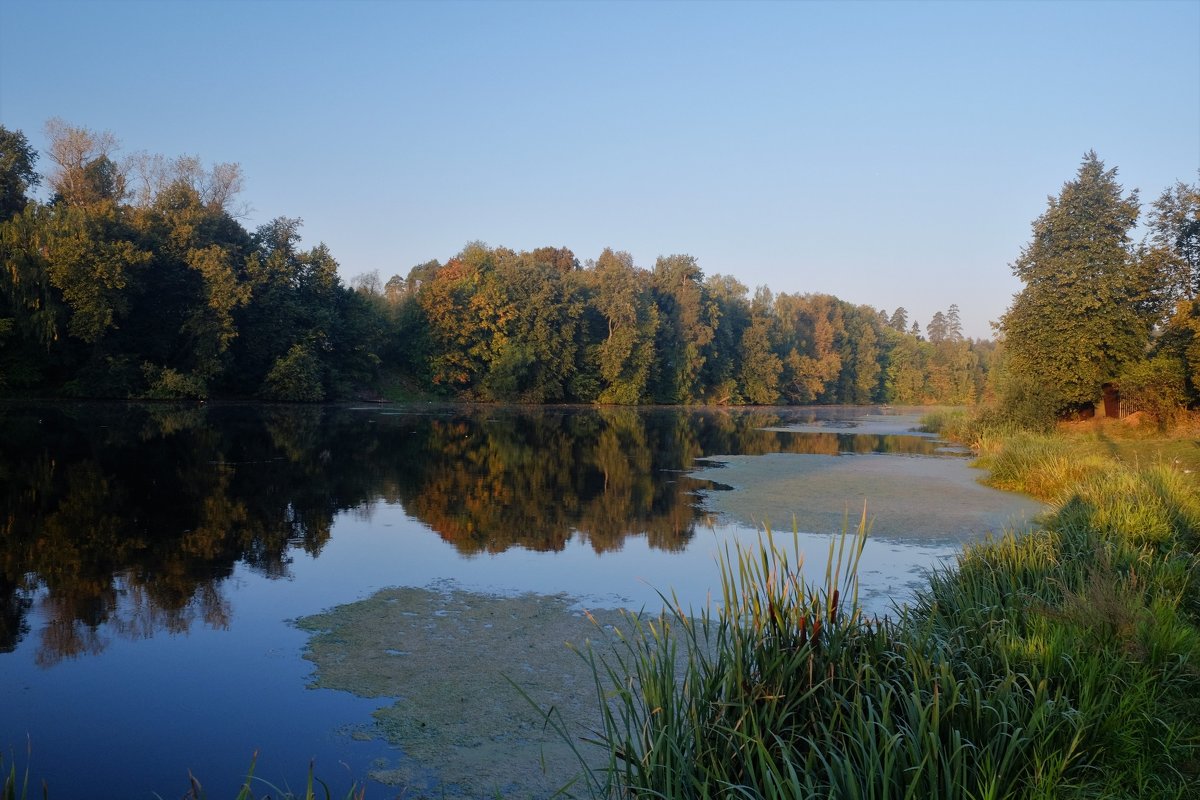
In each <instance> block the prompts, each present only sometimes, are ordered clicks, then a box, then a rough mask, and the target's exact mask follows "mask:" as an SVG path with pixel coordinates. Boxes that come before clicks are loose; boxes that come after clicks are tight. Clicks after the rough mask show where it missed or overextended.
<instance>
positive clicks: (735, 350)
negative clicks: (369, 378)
mask: <svg viewBox="0 0 1200 800" xmlns="http://www.w3.org/2000/svg"><path fill="white" fill-rule="evenodd" d="M379 283H380V281H379V279H378V278H377V277H369V278H368V279H367V280H365V281H362V282H360V286H359V289H360V291H368V292H371V293H377V294H378V296H379V297H380V298H382V301H383V303H384V304H386V305H387V307H388V308H389V311H390V314H391V318H392V320H394V321H395V324H396V325H397V327H398V329H400V331H399V333H398V336H397V341H402V342H405V343H407V347H408V354H407V355H405V356H402V357H401V359H400V360H401V361H402V362H403V363H404V364H405V367H406V369H407V370H408V371H409V372H410V374H412V375H415V376H419V378H420V380H422V381H423V382H425V383H427V384H428V385H431V386H433V387H440V388H442V389H444V390H446V391H448V392H450V393H452V394H453V395H455V396H459V397H467V398H471V399H476V400H485V401H519V402H534V403H537V402H560V401H567V402H588V403H591V402H596V403H617V404H635V403H678V404H694V403H709V404H772V403H788V404H798V403H800V404H802V403H880V402H885V403H887V402H890V403H905V404H909V403H913V404H916V403H929V402H943V403H972V402H975V401H976V400H977V399H979V398H980V397H981V396H982V395H983V394H985V393H986V391H987V369H988V365H989V364H990V361H991V353H992V346H991V344H990V343H989V342H978V341H971V340H969V339H967V338H966V337H964V336H963V333H962V325H961V321H960V319H959V314H958V309H957V307H956V306H951V308H950V309H949V310H948V311H946V312H944V313H943V312H939V313H937V314H936V315H935V316H934V319H933V320H932V321H931V322H930V323H929V325H928V326H927V329H926V335H925V336H922V335H921V333H920V327H919V325H918V324H917V323H915V322H914V323H913V324H912V327H911V328H910V327H909V322H908V317H907V312H906V311H905V310H904V309H903V308H899V309H896V310H895V311H894V312H892V313H891V314H889V313H887V312H884V311H880V310H877V309H874V308H871V307H869V306H856V305H853V304H850V303H847V302H845V301H842V300H839V299H838V298H836V297H833V296H830V295H821V294H797V295H792V294H784V293H781V294H778V295H776V294H773V293H772V292H771V291H770V290H769V289H766V288H765V287H761V288H759V289H758V290H757V291H756V292H754V293H753V295H751V294H750V292H749V291H748V290H747V288H746V287H745V286H743V285H742V284H740V283H739V282H738V281H737V280H735V279H734V278H731V277H728V276H722V275H713V276H709V277H707V278H706V277H705V276H704V273H703V272H702V271H701V269H700V267H699V265H698V264H697V262H696V259H694V258H693V257H691V256H686V255H673V256H666V257H661V258H659V259H658V260H657V261H656V263H655V264H654V267H653V268H652V269H646V268H641V267H638V266H636V265H635V264H634V263H633V258H632V257H631V256H630V255H629V254H628V253H625V252H617V251H613V250H611V249H606V250H605V251H604V252H603V253H601V254H600V257H599V258H597V259H596V260H595V261H594V262H588V263H586V264H580V262H579V261H578V259H577V258H575V256H574V254H573V253H571V252H570V251H569V250H566V249H563V248H542V249H539V250H534V251H527V252H515V251H513V250H509V249H506V248H489V247H487V246H486V245H483V244H481V243H473V244H470V245H468V246H467V247H466V248H464V249H463V251H462V252H461V253H459V254H457V255H456V256H454V257H453V258H451V259H449V260H448V261H447V262H446V263H445V264H440V263H438V262H431V263H427V264H422V265H420V266H419V267H416V268H414V269H413V270H412V271H411V272H410V273H409V274H408V276H407V277H401V276H394V277H393V278H391V279H390V280H389V281H387V283H386V284H385V285H384V288H383V290H381V291H378V290H375V289H373V288H371V287H376V286H378V285H379Z"/></svg>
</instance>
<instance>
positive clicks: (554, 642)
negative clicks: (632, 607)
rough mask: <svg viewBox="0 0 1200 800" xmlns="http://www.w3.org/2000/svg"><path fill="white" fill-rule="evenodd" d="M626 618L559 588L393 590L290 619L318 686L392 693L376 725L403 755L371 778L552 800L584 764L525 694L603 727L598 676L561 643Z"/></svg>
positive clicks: (432, 789) (596, 634) (575, 723)
mask: <svg viewBox="0 0 1200 800" xmlns="http://www.w3.org/2000/svg"><path fill="white" fill-rule="evenodd" d="M589 614H590V616H589ZM623 619H626V620H627V618H623V617H622V614H621V612H619V611H611V610H597V611H591V612H584V611H583V610H581V608H580V607H579V606H578V605H577V604H576V602H575V600H574V599H573V598H570V597H567V596H563V595H549V596H547V595H535V594H523V595H518V596H513V597H506V596H494V595H488V594H480V593H473V592H467V591H462V590H459V589H457V588H442V589H420V588H394V589H385V590H382V591H380V592H377V593H376V594H374V595H372V596H371V597H369V598H367V599H365V600H361V601H358V602H355V603H350V604H347V605H343V606H339V607H337V608H334V609H331V610H330V611H327V612H324V613H321V614H316V615H313V616H309V617H304V618H303V619H300V620H297V622H296V624H297V625H298V626H299V627H300V628H302V629H304V630H306V631H310V632H312V636H311V638H310V640H309V644H308V647H307V649H306V651H305V658H307V659H309V660H310V661H312V662H313V663H314V664H315V665H316V670H315V674H314V676H313V682H312V684H311V686H312V687H313V688H322V689H338V690H343V691H348V692H352V693H354V694H355V695H358V696H360V697H378V698H395V702H394V703H392V704H390V705H388V706H385V707H383V708H381V709H379V710H378V711H376V712H375V713H374V717H375V719H374V725H373V728H374V731H375V733H376V734H377V735H378V736H380V737H382V738H384V739H386V740H387V741H388V742H389V743H390V744H392V745H393V746H395V747H397V748H398V749H399V750H400V752H401V755H398V757H397V758H396V759H395V761H394V762H393V763H390V764H385V765H378V767H377V768H376V769H375V770H373V772H372V774H371V777H372V778H373V779H375V780H378V781H381V782H384V783H388V784H392V785H396V786H403V787H404V788H405V796H406V797H421V796H429V797H439V798H442V797H445V798H463V797H485V796H487V797H494V796H496V795H497V794H500V795H503V796H519V797H549V796H551V795H552V794H553V793H554V790H556V789H557V788H559V787H561V786H562V785H564V784H565V783H567V782H569V781H570V780H571V779H572V778H574V777H575V776H576V775H577V774H578V773H579V771H580V764H579V759H578V756H577V755H576V754H575V752H573V750H572V748H571V747H570V746H569V744H568V743H567V742H565V741H564V740H563V739H562V738H561V737H560V736H559V735H558V734H556V733H555V732H554V730H553V729H552V728H550V727H549V726H546V725H545V724H544V717H543V716H542V715H541V714H539V713H538V711H537V710H536V709H534V708H533V706H532V705H531V704H530V702H529V701H530V700H533V701H534V702H535V703H537V704H538V706H539V707H540V708H542V709H550V708H553V709H554V710H555V712H556V713H557V714H561V718H562V720H563V722H564V723H565V724H566V725H567V726H568V728H569V729H570V730H573V731H575V732H576V733H577V735H578V736H579V737H584V736H589V735H590V733H591V732H592V731H594V730H595V729H596V728H597V727H598V726H599V724H600V712H599V709H598V707H597V702H598V701H597V699H596V692H595V682H594V676H593V674H592V672H591V667H590V666H589V665H588V663H587V662H586V661H585V660H584V659H583V658H582V657H581V656H580V655H579V653H578V652H577V651H576V650H574V649H572V647H570V646H568V642H570V643H572V644H573V645H574V646H576V647H578V648H579V649H580V650H583V649H585V642H587V641H588V640H591V641H596V640H598V639H602V638H604V632H602V630H601V629H600V628H598V627H597V626H598V625H599V626H601V627H607V629H608V630H611V626H620V625H621V624H622V620H623ZM510 681H511V682H510ZM514 684H515V686H514ZM518 687H519V690H518ZM522 692H524V693H525V694H526V695H528V699H526V698H525V697H523V696H522V694H521V693H522ZM592 749H595V748H590V747H587V746H585V747H583V748H582V750H583V752H584V753H588V752H589V750H592ZM595 755H596V757H597V758H598V759H600V760H602V759H603V757H604V756H605V754H604V753H601V752H599V751H598V750H597V751H596V753H595Z"/></svg>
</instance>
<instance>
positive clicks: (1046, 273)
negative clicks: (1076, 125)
mask: <svg viewBox="0 0 1200 800" xmlns="http://www.w3.org/2000/svg"><path fill="white" fill-rule="evenodd" d="M1116 174H1117V170H1116V169H1111V170H1106V169H1105V168H1104V162H1102V161H1101V160H1100V159H1099V158H1097V156H1096V154H1095V153H1094V152H1089V153H1088V154H1087V155H1086V156H1084V159H1083V163H1082V164H1081V165H1080V167H1079V171H1078V173H1077V175H1076V177H1075V180H1073V181H1070V182H1068V183H1067V184H1065V185H1064V186H1063V189H1062V192H1061V194H1059V196H1058V197H1051V198H1049V205H1048V207H1047V209H1046V212H1045V213H1044V214H1042V215H1041V216H1040V217H1038V218H1037V219H1036V220H1035V221H1034V223H1033V240H1032V241H1031V242H1030V243H1029V244H1028V245H1027V246H1026V247H1025V248H1024V249H1023V250H1022V251H1021V256H1020V258H1018V259H1017V261H1016V263H1014V264H1013V265H1012V269H1013V273H1014V274H1015V275H1016V276H1017V277H1018V278H1020V279H1021V281H1022V282H1023V283H1024V284H1025V288H1024V289H1022V290H1021V292H1020V293H1019V294H1018V295H1017V296H1016V297H1015V299H1014V301H1013V305H1012V307H1011V308H1010V309H1009V310H1008V312H1007V313H1005V315H1004V317H1003V319H1002V321H1001V331H1002V332H1003V334H1004V346H1005V349H1006V351H1007V354H1008V368H1009V376H1008V378H1009V379H1008V381H1007V383H1008V385H1009V387H1010V388H1009V391H1008V392H1006V394H1007V395H1008V397H1007V399H1008V401H1009V402H1010V403H1011V404H1017V405H1022V406H1035V407H1036V413H1037V414H1039V415H1042V416H1043V417H1049V416H1051V415H1055V414H1058V415H1061V414H1063V413H1064V412H1068V411H1071V410H1073V409H1080V408H1083V407H1084V406H1086V405H1088V404H1090V403H1091V402H1093V401H1094V400H1095V399H1096V398H1097V397H1098V396H1099V395H1100V387H1101V385H1102V384H1103V383H1104V382H1106V381H1109V380H1112V379H1114V378H1115V377H1116V376H1117V375H1118V374H1119V373H1120V371H1121V368H1122V366H1124V365H1125V364H1126V363H1128V362H1130V361H1131V360H1134V359H1136V358H1138V357H1140V356H1141V355H1142V353H1143V351H1144V349H1145V347H1146V343H1147V341H1148V338H1149V332H1150V320H1148V319H1147V318H1146V316H1144V315H1143V314H1141V313H1140V312H1139V308H1140V307H1143V306H1144V302H1143V301H1144V299H1145V297H1144V296H1145V294H1146V292H1147V291H1148V287H1146V286H1144V285H1143V284H1144V281H1142V280H1141V279H1140V278H1139V272H1140V271H1139V270H1137V269H1136V268H1135V267H1136V254H1135V252H1134V249H1133V247H1132V244H1131V242H1130V237H1129V233H1130V231H1131V230H1132V228H1133V227H1134V225H1135V224H1136V222H1137V217H1138V198H1137V191H1136V190H1135V191H1132V192H1130V193H1129V194H1128V195H1125V194H1123V190H1122V187H1121V186H1120V184H1118V183H1117V180H1116ZM1013 410H1014V411H1016V412H1017V413H1018V414H1019V415H1020V416H1022V417H1023V418H1028V416H1029V413H1030V412H1033V411H1035V408H1032V407H1030V408H1019V409H1016V408H1014V409H1013ZM1044 421H1045V420H1044Z"/></svg>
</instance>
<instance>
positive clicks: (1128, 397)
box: [1119, 354, 1187, 430]
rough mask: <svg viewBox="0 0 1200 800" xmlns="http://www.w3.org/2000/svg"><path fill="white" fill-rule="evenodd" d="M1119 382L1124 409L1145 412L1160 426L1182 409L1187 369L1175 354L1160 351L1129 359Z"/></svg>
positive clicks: (1174, 420)
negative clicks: (1153, 355) (1139, 358)
mask: <svg viewBox="0 0 1200 800" xmlns="http://www.w3.org/2000/svg"><path fill="white" fill-rule="evenodd" d="M1119 386H1120V389H1121V399H1122V400H1124V401H1125V404H1126V407H1127V409H1128V410H1130V411H1142V412H1145V413H1146V414H1149V415H1150V416H1151V417H1153V418H1154V420H1155V422H1157V423H1158V426H1159V428H1160V429H1161V430H1166V429H1167V428H1170V427H1172V426H1173V425H1174V424H1175V423H1177V422H1178V421H1179V420H1180V419H1181V418H1182V417H1183V415H1184V413H1185V412H1186V404H1187V372H1186V369H1185V367H1184V364H1183V362H1181V361H1180V360H1179V359H1178V358H1174V357H1172V356H1170V355H1167V354H1160V355H1158V356H1155V357H1154V358H1149V359H1143V360H1140V361H1135V362H1132V363H1130V364H1128V365H1127V366H1126V367H1125V369H1124V371H1123V372H1122V373H1121V377H1120V381H1119Z"/></svg>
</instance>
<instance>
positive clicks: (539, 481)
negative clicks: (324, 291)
mask: <svg viewBox="0 0 1200 800" xmlns="http://www.w3.org/2000/svg"><path fill="white" fill-rule="evenodd" d="M854 413H860V412H854V411H846V410H837V409H818V410H813V409H780V410H772V411H762V410H755V411H745V412H738V411H680V410H648V411H639V410H634V409H601V410H596V409H562V408H550V409H535V410H528V409H504V408H479V409H472V408H464V407H432V406H430V407H418V408H406V409H399V410H397V409H391V408H387V407H370V408H292V407H278V408H277V407H265V408H264V407H240V406H222V405H213V406H188V407H175V406H130V405H92V404H88V405H55V406H36V407H34V406H20V405H7V406H0V503H2V506H0V544H2V550H0V748H3V752H4V755H5V758H6V759H8V758H11V757H12V756H13V755H14V754H16V755H17V756H18V763H19V764H21V765H22V766H23V765H24V762H25V760H26V756H25V751H26V748H27V744H28V746H30V747H31V748H32V774H33V775H34V776H35V777H37V778H45V779H47V780H48V782H49V786H50V790H51V791H50V796H51V797H52V798H53V797H60V798H62V797H78V796H84V795H86V796H89V797H152V796H153V793H154V792H157V793H159V794H161V795H162V796H163V797H172V796H181V795H182V794H183V793H184V792H185V791H186V789H187V786H188V783H187V775H188V772H189V770H190V771H191V772H192V773H194V774H195V775H197V776H198V777H199V778H200V779H201V781H202V782H203V784H204V787H205V789H206V791H207V792H208V793H209V796H211V797H221V796H232V795H233V794H234V793H236V787H237V785H238V781H239V776H240V774H241V773H242V771H243V770H244V769H245V767H247V766H248V765H249V763H250V760H251V758H252V754H253V753H255V752H256V751H257V752H258V753H259V757H258V758H259V762H258V763H259V766H258V774H259V775H260V776H263V777H264V778H266V779H268V780H270V781H272V782H273V783H275V784H277V785H282V784H283V783H284V782H285V781H290V782H291V785H292V786H293V787H294V788H297V787H300V786H302V781H303V776H304V772H305V769H306V768H307V765H308V763H309V760H310V759H312V758H316V760H317V773H318V774H319V775H320V776H323V777H324V778H325V779H326V780H327V781H330V782H331V785H333V786H334V787H338V786H343V787H344V786H348V785H349V781H350V780H351V779H361V778H362V777H363V776H364V775H365V774H366V772H367V767H368V765H369V764H370V762H371V760H372V759H373V758H375V757H376V756H378V755H384V754H386V752H385V751H386V748H385V747H384V746H383V745H382V744H381V743H379V742H361V741H356V739H355V737H353V736H352V735H350V733H351V730H352V729H353V727H354V726H355V725H357V724H359V723H360V722H361V720H363V719H364V718H365V717H366V716H367V715H368V714H369V712H370V710H371V709H373V708H374V707H376V705H378V703H377V702H374V701H364V700H359V699H356V698H353V697H350V696H347V695H343V694H339V693H336V692H329V691H313V690H306V688H305V687H306V684H307V682H308V677H309V675H310V674H311V665H310V664H309V663H308V662H306V661H304V660H303V659H301V658H300V652H301V649H302V647H303V644H304V637H303V635H302V634H301V633H300V632H298V631H297V630H296V629H295V628H294V627H292V626H291V625H289V624H288V620H290V619H293V618H295V617H298V616H301V615H304V614H309V613H314V612H316V611H319V610H321V609H323V608H327V607H329V606H331V605H334V604H338V603H342V602H348V601H351V600H355V599H359V598H361V597H363V596H365V595H366V594H368V593H370V592H371V591H374V590H375V589H378V588H381V587H383V586H389V585H416V586H425V585H431V584H436V583H437V582H438V581H446V580H452V581H455V582H456V583H457V584H461V585H465V586H468V587H472V588H482V589H488V590H497V591H509V592H511V591H522V590H534V591H570V592H572V593H573V594H577V595H585V596H590V597H604V596H611V597H612V598H614V599H621V600H624V601H626V602H629V601H630V600H631V599H632V601H633V602H647V601H648V599H651V598H653V593H652V591H650V590H648V589H646V590H643V589H641V588H638V587H639V586H640V587H646V586H649V585H651V584H652V585H654V586H659V587H665V586H676V585H680V584H686V583H687V582H688V581H689V580H695V579H696V575H697V574H698V573H703V574H704V576H706V577H705V580H707V576H708V575H709V572H707V571H705V568H704V566H703V564H704V563H706V562H707V561H708V560H709V552H708V549H707V548H698V547H697V546H694V543H695V542H696V541H697V539H698V538H705V540H706V541H708V540H710V539H711V538H712V537H713V536H714V535H717V533H715V532H714V531H718V530H719V529H715V528H714V527H713V526H712V525H710V524H709V523H708V521H707V519H706V516H705V513H704V510H703V509H702V508H701V504H700V500H699V496H698V491H699V490H701V489H706V488H707V489H714V488H719V487H715V486H714V485H712V484H707V483H703V482H700V481H697V480H694V479H690V478H688V477H687V476H686V475H685V474H684V471H685V470H688V469H691V468H694V467H695V466H696V464H697V459H702V458H704V457H705V456H709V455H712V454H718V453H720V454H744V455H757V454H767V453H814V454H825V455H831V454H838V453H870V452H881V453H884V452H890V453H904V454H908V455H937V454H939V453H940V452H941V451H940V450H939V449H938V445H937V443H936V442H933V441H932V440H931V439H930V438H928V437H918V436H910V435H855V434H853V433H852V432H850V431H849V430H844V431H826V432H808V433H797V432H794V431H787V430H778V428H780V427H787V426H798V425H800V426H802V425H805V424H807V423H813V422H817V421H820V420H829V419H836V418H837V416H838V415H839V414H841V415H846V416H847V418H851V417H852V416H853V414H854ZM766 428H773V429H775V430H765V429H766ZM697 564H700V565H701V566H697ZM638 578H642V579H644V581H645V582H643V583H636V579H638ZM631 587H632V588H631ZM6 763H7V762H6ZM5 769H7V768H5ZM395 794H396V790H395V789H390V790H389V789H386V788H384V787H381V786H376V787H373V788H372V790H371V791H370V792H369V793H368V796H370V797H389V796H394V795H395Z"/></svg>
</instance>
